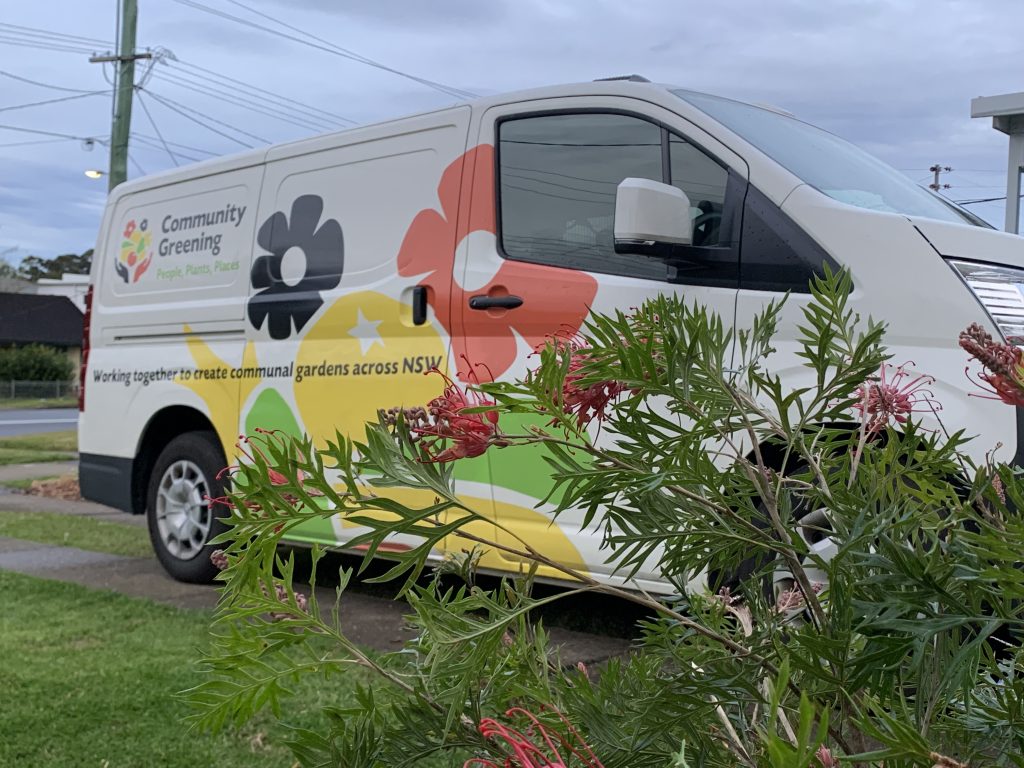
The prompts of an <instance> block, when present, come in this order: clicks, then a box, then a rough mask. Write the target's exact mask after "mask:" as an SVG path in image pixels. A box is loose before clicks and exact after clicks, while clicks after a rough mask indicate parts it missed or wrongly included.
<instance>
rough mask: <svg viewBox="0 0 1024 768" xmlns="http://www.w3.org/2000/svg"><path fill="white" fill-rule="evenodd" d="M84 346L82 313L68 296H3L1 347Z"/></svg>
mask: <svg viewBox="0 0 1024 768" xmlns="http://www.w3.org/2000/svg"><path fill="white" fill-rule="evenodd" d="M81 343H82V312H81V310H79V309H78V307H76V306H75V305H74V303H73V302H72V301H71V299H69V298H67V297H66V296H45V295H38V294H33V293H0V345H3V346H6V345H10V344H48V345H50V346H54V347H77V346H79V345H81Z"/></svg>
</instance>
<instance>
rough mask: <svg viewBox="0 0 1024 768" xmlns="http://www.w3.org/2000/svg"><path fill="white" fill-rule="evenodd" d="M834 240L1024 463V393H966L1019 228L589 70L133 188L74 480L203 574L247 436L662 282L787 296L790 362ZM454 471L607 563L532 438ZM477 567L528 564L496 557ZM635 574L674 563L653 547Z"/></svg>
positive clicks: (953, 412) (405, 401) (97, 326)
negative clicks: (562, 504) (1011, 397)
mask: <svg viewBox="0 0 1024 768" xmlns="http://www.w3.org/2000/svg"><path fill="white" fill-rule="evenodd" d="M617 201H618V202H617ZM659 254H661V255H659ZM664 254H670V256H669V257H665V255H664ZM823 264H829V265H831V266H833V267H845V268H848V269H849V270H850V271H851V273H852V275H853V280H854V284H855V288H854V293H853V297H852V299H853V307H854V308H855V309H856V311H858V312H859V313H860V314H861V316H863V317H868V316H871V317H873V318H875V319H879V320H884V321H886V322H887V323H888V326H889V332H888V336H887V338H886V341H887V343H888V345H889V346H890V349H891V351H892V353H893V355H894V359H895V361H896V362H903V361H914V362H915V363H916V368H917V369H918V370H920V371H923V372H927V373H929V374H931V375H933V376H935V377H936V379H937V383H936V385H935V387H934V389H935V395H936V398H937V399H938V400H940V401H941V402H942V404H943V406H944V415H945V417H946V418H947V419H948V422H949V423H951V424H954V425H957V426H960V425H964V426H966V427H967V428H968V430H969V431H970V432H974V433H976V434H979V435H980V438H979V439H978V440H977V441H975V442H974V444H973V445H974V449H975V450H976V451H977V452H978V453H979V455H980V454H982V453H984V452H985V451H988V450H991V449H992V448H994V447H995V446H997V445H1000V446H1001V448H999V454H998V457H999V458H1001V459H1004V460H1011V459H1013V458H1015V456H1016V455H1017V452H1018V451H1019V450H1020V448H1021V446H1022V445H1024V442H1022V439H1021V437H1020V436H1019V435H1020V430H1021V420H1020V415H1019V411H1018V416H1017V418H1016V420H1015V419H1014V418H1007V414H1008V411H1007V409H1006V406H1005V405H1002V404H1000V403H994V402H990V401H986V400H981V399H977V398H970V399H968V391H969V390H970V389H971V384H970V383H969V382H968V380H967V378H966V377H965V375H964V366H965V362H966V356H965V354H964V353H963V352H962V351H961V350H960V349H959V348H958V347H957V344H956V340H957V335H958V333H959V332H960V331H961V330H962V329H964V328H965V327H966V326H967V325H968V324H970V323H972V322H980V323H983V324H985V325H986V326H987V327H989V328H990V329H991V330H992V332H993V333H1001V334H1002V336H1003V337H1004V338H1007V339H1017V338H1020V337H1022V336H1024V293H1022V291H1024V240H1021V239H1020V238H1017V237H1014V236H1010V235H1006V234H1002V233H1000V232H996V231H993V230H992V229H991V228H989V227H988V226H987V225H985V224H984V223H983V222H981V221H980V220H979V219H977V218H975V217H974V216H972V215H971V214H970V213H967V212H965V211H963V210H961V209H959V208H957V207H955V206H953V205H952V204H950V203H949V202H947V201H945V200H943V199H942V198H940V197H938V196H937V195H935V194H932V193H931V192H929V191H927V190H924V189H922V188H921V187H918V186H917V185H916V184H914V183H912V182H911V181H909V180H908V179H907V178H905V177H904V176H903V175H902V174H900V173H898V172H897V171H895V170H893V169H892V168H890V167H889V166H887V165H885V164H883V163H881V162H879V161H878V160H875V159H874V158H872V157H870V156H869V155H867V154H865V153H864V152H863V151H861V150H860V149H858V148H856V147H854V146H852V145H851V144H849V143H847V142H845V141H843V140H842V139H839V138H837V137H836V136H833V135H832V134H829V133H826V132H825V131H822V130H819V129H817V128H815V127H813V126H811V125H808V124H807V123H804V122H801V121H799V120H797V119H795V118H794V117H792V116H790V115H787V114H785V113H782V112H779V111H776V110H772V109H768V108H763V107H758V106H752V105H750V104H744V103H740V102H737V101H731V100H728V99H723V98H718V97H715V96H709V95H706V94H701V93H694V92H691V91H686V90H681V89H678V88H674V87H670V86H663V85H655V84H651V83H648V82H646V81H642V79H641V78H630V79H624V80H612V81H599V82H595V83H587V84H581V85H568V86H558V87H551V88H543V89H538V90H533V91H526V92H522V93H515V94H511V95H505V96H498V97H493V98H486V99H480V100H479V101H474V102H472V103H468V104H461V105H458V106H453V107H451V108H448V109H443V110H439V111H436V112H430V113H427V114H421V115H416V116H413V117H408V118H404V119H401V120H396V121H393V122H387V123H381V124H378V125H372V126H366V127H361V128H356V129H353V130H348V131H344V132H340V133H332V134H328V135H324V136H318V137H315V138H311V139H307V140H303V141H298V142H294V143H290V144H284V145H280V146H274V147H269V148H266V149H260V150H257V151H253V152H249V153H247V154H243V155H238V156H235V157H230V158H224V159H219V160H212V161H209V162H205V163H201V164H198V165H194V166H190V167H188V168H184V169H179V170H174V171H171V172H167V173H163V174H159V175H155V176H150V177H147V178H143V179H139V180H136V181H132V182H130V183H126V184H122V185H121V186H119V187H118V188H117V189H116V190H114V192H113V193H112V194H111V196H110V200H109V203H108V206H107V209H106V213H105V214H104V217H103V223H102V227H101V230H100V234H99V240H98V243H97V247H96V258H95V259H94V263H93V273H92V288H91V312H90V313H89V314H88V320H87V323H86V327H87V330H86V341H85V351H84V362H83V365H82V392H83V395H82V401H81V410H82V413H81V420H80V438H79V439H80V450H81V466H80V481H81V487H82V493H83V495H84V496H85V497H86V498H89V499H92V500H95V501H98V502H102V503H104V504H109V505H111V506H115V507H119V508H121V509H123V510H125V511H127V512H131V513H134V514H146V515H148V518H149V530H150V533H151V536H152V540H153V545H154V547H155V550H156V553H157V556H158V557H159V559H160V562H161V563H163V565H164V566H165V567H166V569H167V570H168V571H169V572H170V573H171V574H172V575H173V576H174V577H176V578H178V579H183V580H189V581H204V580H208V579H210V578H212V576H213V573H214V569H213V566H212V565H211V563H210V559H209V554H210V547H209V545H208V544H207V542H208V541H209V539H210V538H211V535H212V534H213V533H214V532H215V530H216V521H215V520H214V517H213V514H212V511H211V509H210V506H209V504H208V503H207V501H206V499H207V497H209V496H214V497H215V496H218V495H220V493H221V490H222V482H221V480H219V479H218V476H217V473H218V470H220V469H221V468H222V467H224V466H225V465H227V464H228V463H229V462H232V461H234V460H235V457H236V448H235V444H236V441H237V438H238V435H239V434H241V433H252V432H253V430H254V429H255V428H256V427H262V428H265V429H280V430H283V431H284V432H287V433H290V434H295V435H298V434H301V433H308V434H310V435H312V436H313V437H314V438H315V439H316V440H317V441H318V442H319V443H321V444H323V442H324V441H325V440H326V439H327V438H332V437H333V436H334V434H335V430H340V431H341V432H343V433H349V434H353V435H361V433H362V425H363V423H364V422H365V421H367V420H371V419H374V418H375V414H376V412H377V409H378V408H382V407H383V408H387V407H390V406H396V405H405V406H411V405H420V404H424V403H426V402H427V401H428V400H430V399H431V398H432V397H434V396H435V395H436V394H438V393H439V388H440V382H439V380H438V379H437V378H436V377H433V376H424V375H423V374H424V372H425V371H427V370H429V369H430V368H431V367H433V366H438V367H439V368H442V369H447V370H448V371H449V372H451V373H455V372H456V371H460V372H461V373H462V374H463V375H465V373H466V367H465V365H464V364H463V363H462V361H463V360H469V361H472V363H474V364H483V366H480V367H478V368H477V371H478V372H479V371H481V370H485V369H486V370H489V371H490V372H491V374H492V375H493V376H494V377H495V378H508V377H517V376H520V375H522V374H523V373H524V372H525V370H526V367H527V365H528V361H527V356H528V354H529V353H530V352H531V351H532V350H533V348H534V347H535V346H536V345H538V344H540V343H542V342H543V341H544V340H545V339H546V338H547V337H548V336H549V335H550V334H552V333H554V332H557V331H563V332H564V331H566V330H567V329H574V328H578V327H579V326H580V324H581V323H583V321H584V319H585V318H586V317H587V314H588V313H589V312H591V311H594V312H608V311H610V310H613V309H615V308H627V307H634V306H637V305H638V304H640V303H641V302H642V301H643V300H644V299H646V298H648V297H652V296H655V295H656V294H659V293H662V292H665V291H672V292H677V293H681V294H683V295H685V296H686V297H687V298H690V299H694V300H696V301H698V302H700V303H703V304H705V305H707V306H708V307H709V308H711V309H713V310H714V311H715V312H717V313H718V314H720V315H721V316H722V317H723V318H726V319H731V320H732V321H733V322H734V323H735V324H736V325H737V326H739V327H744V326H746V325H748V324H749V322H750V320H751V318H752V316H753V315H754V314H755V313H756V312H758V311H759V310H760V309H761V308H762V307H764V305H765V304H766V302H768V301H769V300H771V299H776V298H779V297H780V296H781V295H782V294H783V293H784V292H787V291H789V292H792V296H791V297H790V299H789V301H788V303H787V304H786V306H785V310H784V315H783V317H782V323H781V327H780V337H779V339H778V344H777V347H778V349H779V352H778V355H777V359H776V360H775V361H774V364H773V369H774V370H775V371H776V372H778V373H780V374H782V375H784V376H788V377H790V381H792V383H793V386H800V385H801V384H802V383H803V382H804V381H805V380H806V377H807V376H809V375H810V374H809V372H808V371H807V370H806V369H804V368H803V367H802V366H801V365H800V361H799V359H798V358H797V357H796V356H795V354H794V352H795V348H796V342H795V338H796V325H797V323H798V322H799V321H800V318H801V309H802V307H803V306H804V305H805V303H806V301H807V296H808V294H807V285H808V280H809V279H810V278H811V276H812V275H813V274H814V273H815V272H816V271H818V270H820V269H821V267H822V265H823ZM454 471H455V474H456V478H457V480H458V483H459V489H460V493H462V494H463V495H464V496H465V497H466V498H467V499H468V500H469V501H470V502H471V503H473V504H474V505H475V507H476V508H477V509H478V510H480V511H482V512H489V513H490V514H493V515H494V516H495V518H497V519H499V520H501V521H502V522H503V524H504V525H505V526H506V527H509V528H512V529H514V530H515V531H516V532H517V533H519V534H520V535H521V536H522V537H523V538H525V539H526V540H528V541H530V542H531V543H532V544H533V545H534V547H536V548H537V549H539V550H541V551H543V552H545V553H547V554H548V555H551V556H553V557H555V558H557V559H559V560H561V561H563V562H565V563H569V564H572V565H573V566H574V567H575V568H577V569H585V570H587V571H588V572H590V573H591V574H593V575H594V576H596V577H598V578H604V579H608V580H609V581H611V582H615V581H617V577H616V576H615V575H614V574H612V573H611V572H610V566H609V565H608V564H607V563H606V562H605V559H606V558H605V555H604V554H603V553H601V552H599V550H598V545H599V543H600V536H599V535H598V534H597V533H596V532H595V531H594V530H593V529H590V530H587V529H584V530H581V529H580V520H579V519H578V518H573V516H572V515H571V514H566V515H564V516H562V517H560V518H559V520H558V522H557V524H555V525H552V524H551V519H550V516H549V515H548V514H546V513H545V512H544V510H543V508H541V509H538V508H536V504H537V501H538V499H540V498H542V497H543V496H544V495H545V492H546V490H547V488H548V482H547V477H548V475H547V473H546V466H545V464H544V463H543V461H542V457H541V456H540V455H539V454H538V453H536V452H534V453H531V452H530V451H528V450H522V449H520V450H516V451H497V452H490V453H488V454H487V455H486V456H483V457H480V458H477V459H473V460H468V461H459V462H456V464H455V466H454ZM358 532H359V530H358V529H355V528H352V527H348V526H347V525H346V524H345V523H344V522H343V521H341V520H338V519H333V520H325V521H323V522H322V523H320V524H318V525H310V526H309V527H307V528H304V529H302V530H301V531H297V532H296V533H295V534H294V538H295V540H297V541H304V542H321V543H323V544H326V545H330V546H337V547H341V548H344V546H345V543H346V541H348V540H350V539H351V538H352V536H354V535H355V534H357V533H358ZM437 554H438V556H440V555H441V554H442V553H440V552H439V553H437ZM482 565H483V566H484V567H486V568H488V569H490V570H493V571H517V570H519V569H520V567H521V566H522V564H521V563H519V562H517V561H515V560H514V559H510V558H508V557H507V556H505V555H502V554H500V553H495V552H491V553H488V554H487V555H486V556H485V558H484V561H483V563H482ZM541 571H542V572H541V574H540V575H541V576H545V575H547V576H554V575H556V574H554V573H550V574H549V573H545V572H544V569H541ZM637 580H638V583H639V585H640V586H642V587H644V588H646V589H654V590H658V589H659V587H660V586H663V585H660V584H659V575H658V574H657V573H653V572H641V573H640V574H638V575H637Z"/></svg>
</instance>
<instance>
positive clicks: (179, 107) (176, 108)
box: [143, 88, 270, 149]
mask: <svg viewBox="0 0 1024 768" xmlns="http://www.w3.org/2000/svg"><path fill="white" fill-rule="evenodd" d="M143 90H145V92H146V93H148V94H149V95H150V96H152V97H153V98H154V99H156V100H157V101H159V102H160V103H161V104H163V105H164V106H165V107H167V109H169V110H171V111H172V112H177V113H178V114H179V115H181V116H182V117H184V118H186V119H188V120H191V121H192V122H193V123H195V124H197V125H201V126H202V127H203V128H205V129H206V130H208V131H213V132H214V133H216V134H218V135H219V136H223V137H224V138H225V139H228V140H230V141H233V142H235V143H236V144H241V145H242V146H243V147H245V148H246V149H253V148H254V147H253V146H252V144H247V143H245V142H244V141H242V140H241V139H238V138H236V137H234V136H231V135H230V134H227V133H224V132H223V131H220V130H218V129H216V128H214V127H213V126H212V125H207V124H206V123H204V122H203V121H202V120H199V119H198V118H196V117H193V116H192V115H190V114H189V112H195V113H196V114H198V115H201V116H202V117H205V118H206V119H207V120H210V121H211V122H214V123H217V124H218V125H223V126H225V127H227V128H230V129H231V130H233V131H236V132H237V133H241V134H242V135H243V136H251V137H252V138H254V139H256V141H261V142H263V143H264V144H269V143H270V142H269V141H267V140H266V139H261V138H259V137H258V136H253V134H251V133H247V132H246V131H243V130H242V129H240V128H236V127H235V126H233V125H228V124H227V123H224V122H221V121H220V120H216V119H214V118H212V117H210V116H209V115H206V114H203V113H202V112H199V111H198V110H194V109H192V108H191V107H186V106H185V105H183V104H178V103H177V102H176V101H172V100H171V99H168V98H166V97H164V96H160V95H159V94H156V93H153V91H151V90H149V89H148V88H145V89H143ZM186 110H187V111H186Z"/></svg>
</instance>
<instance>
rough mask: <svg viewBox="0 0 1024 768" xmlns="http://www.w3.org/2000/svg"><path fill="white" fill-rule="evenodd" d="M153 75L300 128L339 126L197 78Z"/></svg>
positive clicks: (334, 128) (323, 129)
mask: <svg viewBox="0 0 1024 768" xmlns="http://www.w3.org/2000/svg"><path fill="white" fill-rule="evenodd" d="M153 77H154V78H156V79H158V80H163V81H164V82H167V83H171V84H173V85H176V86H178V87H179V88H185V89H187V90H189V91H191V92H193V93H202V94H203V95H205V96H210V97H212V98H215V99H217V100H218V101H219V102H222V103H227V104H233V105H234V106H236V107H242V108H243V109H248V110H250V111H252V112H257V113H259V114H261V115H266V116H267V117H273V118H275V119H277V120H281V121H282V122H286V123H290V124H291V125H295V126H298V127H299V128H305V129H307V130H314V131H325V130H336V129H337V127H338V126H337V124H336V123H334V124H331V123H327V122H326V121H325V120H324V119H323V118H319V119H320V120H321V122H318V123H314V122H311V120H312V118H310V119H308V120H304V119H300V118H299V117H297V116H292V115H289V114H288V113H285V112H280V111H278V110H274V109H272V108H271V107H269V106H259V105H257V104H254V103H252V102H251V101H246V100H245V99H242V98H239V97H238V96H235V95H233V94H232V93H231V92H230V91H222V90H217V89H215V88H213V87H212V86H208V85H204V84H202V83H197V82H196V81H195V80H189V79H187V78H182V77H180V76H179V75H168V74H164V73H161V72H157V73H154V75H153Z"/></svg>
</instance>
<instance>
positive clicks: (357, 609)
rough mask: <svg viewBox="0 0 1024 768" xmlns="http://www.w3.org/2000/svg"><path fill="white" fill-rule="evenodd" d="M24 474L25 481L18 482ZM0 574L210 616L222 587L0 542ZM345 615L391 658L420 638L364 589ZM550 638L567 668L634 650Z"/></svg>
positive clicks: (73, 506) (597, 639) (568, 633)
mask: <svg viewBox="0 0 1024 768" xmlns="http://www.w3.org/2000/svg"><path fill="white" fill-rule="evenodd" d="M60 466H61V465H59V464H36V465H12V466H9V467H0V482H3V480H4V479H6V480H11V479H14V478H15V477H17V478H18V479H27V478H31V477H46V476H52V475H59V474H67V470H63V471H55V470H57V469H58V467H60ZM19 467H20V468H21V469H20V470H19V469H18V468H19ZM29 467H32V469H29ZM37 468H38V469H37ZM5 471H6V474H7V477H6V478H5V477H4V474H5ZM18 471H21V472H22V473H23V474H20V475H18V474H16V473H17V472H18ZM32 472H38V474H35V475H34V474H32ZM26 473H27V474H26ZM12 475H13V476H12ZM4 511H26V512H27V511H33V512H50V513H53V514H63V515H77V516H85V517H90V518H93V519H96V520H104V521H107V522H113V523H118V524H122V525H133V526H143V527H144V526H145V519H144V518H143V517H141V516H135V515H127V514H125V513H123V512H120V511H118V510H114V509H111V508H110V507H104V506H102V505H99V504H93V503H91V502H87V501H63V500H60V499H48V498H42V497H39V496H28V495H24V494H16V493H3V494H0V515H3V513H4ZM0 570H6V571H13V572H17V573H22V574H27V575H30V576H37V577H40V578H44V579H55V580H58V581H66V582H71V583H74V584H80V585H82V586H84V587H89V588H92V589H106V590H112V591H114V592H119V593H121V594H124V595H130V596H132V597H140V598H145V599H148V600H153V601H155V602H158V603H163V604H165V605H171V606H175V607H177V608H184V609H191V610H212V609H213V608H214V607H215V606H216V604H217V596H218V592H217V588H216V586H211V585H197V584H183V583H181V582H178V581H175V580H174V579H172V578H170V577H169V576H168V575H167V574H166V573H165V572H164V570H163V569H162V568H161V567H160V564H159V563H158V562H157V560H156V558H155V557H124V556H121V555H111V554H107V553H102V552H90V551H87V550H83V549H77V548H75V547H61V546H52V545H47V544H39V543H37V542H31V541H24V540H21V539H12V538H5V537H0ZM300 589H301V588H300ZM317 599H318V601H319V602H320V605H321V607H322V608H324V609H327V608H329V607H330V606H333V604H334V601H335V599H336V595H335V592H334V590H333V589H329V588H318V589H317ZM340 608H341V616H342V620H343V623H344V627H345V631H346V634H347V635H348V636H349V637H350V638H351V639H352V640H353V641H355V642H356V643H359V644H361V645H364V646H366V647H369V648H373V649H374V650H377V651H393V650H397V649H399V648H401V646H402V644H403V643H405V642H406V641H408V640H410V639H412V637H413V636H414V633H413V632H412V630H410V629H409V627H408V626H407V625H406V623H405V620H404V618H403V617H404V615H405V614H407V613H409V606H408V605H407V604H406V603H405V602H401V601H396V600H390V599H387V598H384V597H379V596H376V595H368V594H362V593H360V592H359V587H358V585H353V586H352V587H350V588H349V589H348V590H347V591H346V592H345V595H344V596H343V598H342V601H341V606H340ZM547 631H548V634H549V635H550V637H551V640H552V642H553V643H554V644H555V645H556V646H558V649H559V650H558V652H559V656H560V659H561V661H562V663H563V664H567V665H570V664H572V665H574V664H576V663H577V662H580V661H582V662H584V663H586V664H592V663H597V662H601V661H604V660H605V659H608V658H610V657H612V656H617V655H620V654H623V653H625V652H626V651H627V650H628V648H629V641H628V640H625V639H622V638H616V637H607V636H604V635H595V634H589V633H584V632H575V631H572V630H567V629H561V628H558V627H548V628H547Z"/></svg>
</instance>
